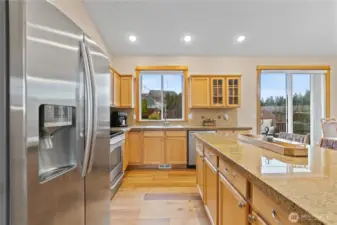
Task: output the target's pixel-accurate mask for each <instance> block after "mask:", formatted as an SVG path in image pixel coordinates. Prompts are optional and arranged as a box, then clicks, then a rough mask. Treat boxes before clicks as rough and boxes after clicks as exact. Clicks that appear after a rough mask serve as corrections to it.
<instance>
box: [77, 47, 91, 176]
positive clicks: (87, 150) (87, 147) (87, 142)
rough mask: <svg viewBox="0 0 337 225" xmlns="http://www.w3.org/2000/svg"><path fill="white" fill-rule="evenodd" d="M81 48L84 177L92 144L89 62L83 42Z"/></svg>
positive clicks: (82, 174) (82, 172)
mask: <svg viewBox="0 0 337 225" xmlns="http://www.w3.org/2000/svg"><path fill="white" fill-rule="evenodd" d="M80 46H81V54H82V57H83V64H84V76H85V77H84V79H85V84H86V85H85V88H86V91H87V93H88V100H87V112H86V113H87V115H88V116H87V121H86V128H85V129H86V134H87V138H86V140H85V147H84V159H83V164H82V171H81V176H82V177H85V175H86V173H87V169H88V163H89V158H90V150H91V143H92V128H93V115H92V108H93V102H92V99H93V98H92V88H91V76H90V68H89V61H88V55H87V52H86V49H85V44H84V42H83V41H81V43H80Z"/></svg>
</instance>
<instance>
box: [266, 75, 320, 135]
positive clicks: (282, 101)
mask: <svg viewBox="0 0 337 225" xmlns="http://www.w3.org/2000/svg"><path fill="white" fill-rule="evenodd" d="M260 80H261V83H260V90H261V92H260V113H261V115H260V118H261V128H260V130H261V133H264V132H266V130H265V126H268V127H269V130H271V131H272V133H269V135H273V136H277V134H278V133H279V132H287V133H294V134H303V135H310V137H311V139H312V138H313V134H314V133H315V132H316V133H317V134H318V135H316V136H317V137H318V136H319V132H320V130H321V129H320V126H319V121H320V119H321V118H323V117H325V100H324V99H325V85H324V84H325V74H324V73H323V72H316V73H311V72H310V71H279V72H268V71H266V72H262V73H261V78H260ZM316 139H317V138H316Z"/></svg>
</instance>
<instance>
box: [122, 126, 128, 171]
mask: <svg viewBox="0 0 337 225" xmlns="http://www.w3.org/2000/svg"><path fill="white" fill-rule="evenodd" d="M128 165H129V137H128V132H125V141H124V146H123V171H125V170H126V168H128Z"/></svg>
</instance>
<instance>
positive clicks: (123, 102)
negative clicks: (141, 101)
mask: <svg viewBox="0 0 337 225" xmlns="http://www.w3.org/2000/svg"><path fill="white" fill-rule="evenodd" d="M132 81H133V80H132V75H124V76H121V81H120V93H121V95H120V107H124V108H131V107H132V94H133V91H132V89H133V88H132V86H133V85H132Z"/></svg>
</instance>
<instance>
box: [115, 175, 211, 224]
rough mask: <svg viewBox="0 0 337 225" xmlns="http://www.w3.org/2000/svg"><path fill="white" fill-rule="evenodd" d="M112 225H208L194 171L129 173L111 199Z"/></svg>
mask: <svg viewBox="0 0 337 225" xmlns="http://www.w3.org/2000/svg"><path fill="white" fill-rule="evenodd" d="M110 211H111V225H210V222H209V220H208V218H207V215H206V212H205V210H204V207H203V204H202V202H201V200H200V197H199V194H198V193H197V189H196V172H195V170H130V171H127V172H126V175H125V178H124V180H123V184H122V186H121V187H120V189H119V190H118V192H117V193H116V195H115V196H114V198H113V199H112V200H111V210H110Z"/></svg>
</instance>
